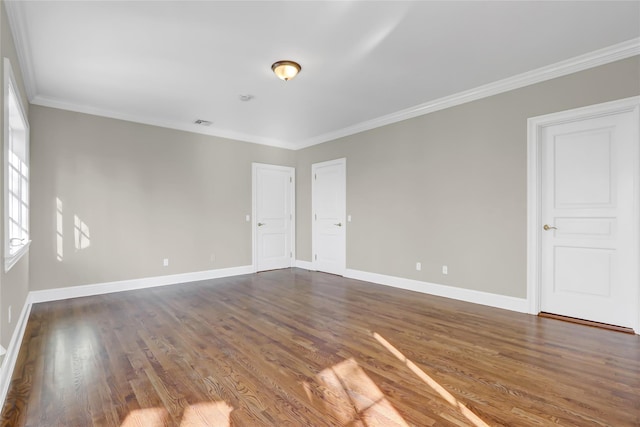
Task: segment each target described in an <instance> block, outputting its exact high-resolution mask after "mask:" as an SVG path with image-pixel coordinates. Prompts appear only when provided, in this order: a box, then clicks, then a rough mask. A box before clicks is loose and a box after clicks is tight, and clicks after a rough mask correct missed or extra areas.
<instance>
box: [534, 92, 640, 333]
mask: <svg viewBox="0 0 640 427" xmlns="http://www.w3.org/2000/svg"><path fill="white" fill-rule="evenodd" d="M620 113H632V114H633V115H634V117H635V126H634V132H635V135H634V138H635V141H636V144H635V146H634V148H635V162H634V166H633V169H634V170H633V188H634V192H633V194H634V200H633V218H634V222H633V224H634V230H633V234H634V237H635V239H634V240H635V242H634V245H633V249H632V250H633V251H634V254H633V259H636V260H638V256H639V254H640V148H639V147H638V145H639V143H640V136H639V135H640V96H634V97H630V98H624V99H620V100H616V101H611V102H605V103H602V104H596V105H591V106H588V107H582V108H576V109H571V110H566V111H561V112H557V113H551V114H546V115H543V116H537V117H531V118H529V119H528V120H527V301H528V306H529V313H531V314H538V313H540V303H541V288H542V267H541V266H542V133H543V130H544V129H545V128H546V127H550V126H554V125H559V124H563V123H570V122H574V121H578V120H586V119H590V118H597V117H602V116H608V115H615V114H620ZM634 272H635V273H634V275H635V277H634V279H635V280H634V282H635V283H636V304H635V309H636V313H635V316H634V319H635V325H634V328H633V329H634V330H635V332H636V333H637V334H640V283H639V282H638V280H639V278H640V262H637V264H636V266H635V269H634Z"/></svg>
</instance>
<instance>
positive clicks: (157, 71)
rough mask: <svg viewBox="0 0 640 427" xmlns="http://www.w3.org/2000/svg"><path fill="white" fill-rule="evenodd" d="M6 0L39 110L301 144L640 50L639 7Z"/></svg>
mask: <svg viewBox="0 0 640 427" xmlns="http://www.w3.org/2000/svg"><path fill="white" fill-rule="evenodd" d="M6 5H7V12H8V14H9V19H10V24H11V28H12V32H13V34H14V38H15V39H16V45H17V49H18V55H19V58H20V63H21V65H22V68H23V73H24V75H25V85H26V87H27V93H28V97H29V99H30V101H31V102H32V103H34V104H39V105H47V106H53V107H58V108H64V109H68V110H73V111H81V112H87V113H92V114H98V115H103V116H108V117H115V118H121V119H125V120H131V121H136V122H141V123H148V124H154V125H160V126H165V127H170V128H175V129H183V130H188V131H193V132H200V133H205V134H210V135H217V136H222V137H227V138H233V139H237V140H242V141H249V142H255V143H261V144H267V145H275V146H280V147H286V148H291V149H296V148H301V147H306V146H310V145H313V144H317V143H320V142H324V141H328V140H332V139H335V138H337V137H340V136H345V135H349V134H352V133H356V132H359V131H362V130H365V129H370V128H373V127H376V126H380V125H383V124H387V123H392V122H394V121H398V120H403V119H406V118H408V117H412V116H416V115H419V114H424V113H426V112H429V111H433V110H434V109H438V108H444V107H446V106H449V105H454V104H456V103H461V102H465V101H468V100H471V99H477V98H478V97H481V96H485V95H487V94H492V93H497V92H500V91H504V90H508V89H510V88H514V87H519V86H522V85H524V84H528V83H531V82H535V81H539V80H542V79H544V78H550V77H554V76H555V75H559V74H562V73H565V74H566V73H568V72H571V71H576V70H578V69H584V68H587V67H588V66H593V65H594V64H597V63H601V62H607V61H611V60H614V59H619V58H621V57H628V56H631V55H632V54H638V53H640V38H638V37H640V2H638V1H632V2H616V1H601V2H600V1H595V2H566V1H562V2H488V1H472V2H418V1H414V2H401V1H387V2H381V1H378V2H364V1H326V2H324V1H323V2H274V1H256V2H250V1H229V2H222V1H216V2H214V1H210V2H206V1H195V2H191V1H158V2H156V1H136V2H126V1H68V2H61V1H7V2H6ZM594 51H595V52H594ZM576 57H578V58H576ZM571 58H573V59H571ZM602 58H604V59H602ZM283 59H291V60H294V61H297V62H299V63H300V64H301V65H302V71H301V73H300V74H299V75H298V76H297V77H296V78H295V79H293V80H291V81H289V82H283V81H280V80H278V79H277V78H276V77H275V76H274V75H273V74H272V72H271V68H270V67H271V64H272V63H273V62H275V61H278V60H283ZM567 60H569V61H567ZM562 61H564V62H562ZM598 61H601V62H598ZM558 63H560V64H558ZM541 67H543V68H542V69H541V70H540V68H541ZM572 67H573V68H572ZM531 70H537V71H536V72H531ZM554 73H555V74H554ZM242 95H251V96H253V98H252V99H251V100H250V101H241V100H240V97H241V96H242ZM197 119H202V120H208V121H211V122H213V123H212V124H211V125H210V126H202V125H196V124H194V121H195V120H197Z"/></svg>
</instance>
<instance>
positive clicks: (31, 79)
mask: <svg viewBox="0 0 640 427" xmlns="http://www.w3.org/2000/svg"><path fill="white" fill-rule="evenodd" d="M3 3H4V4H5V8H6V10H7V15H8V17H9V24H10V26H11V30H12V33H13V36H14V40H15V44H16V50H17V54H18V60H19V62H20V68H21V70H22V74H23V77H24V84H25V90H26V92H27V97H28V98H29V101H30V102H31V103H32V104H35V105H41V106H45V107H52V108H59V109H63V110H69V111H75V112H79V113H85V114H92V115H96V116H103V117H109V118H113V119H119V120H125V121H130V122H136V123H142V124H147V125H152V126H159V127H164V128H169V129H176V130H182V131H186V132H193V133H198V134H203V135H209V136H215V137H219V138H227V139H234V140H238V141H243V142H249V143H254V144H261V145H268V146H272V147H278V148H285V149H289V150H300V149H303V148H307V147H311V146H313V145H318V144H322V143H324V142H328V141H333V140H336V139H339V138H343V137H346V136H349V135H354V134H357V133H360V132H364V131H367V130H371V129H375V128H379V127H382V126H386V125H389V124H393V123H397V122H401V121H404V120H408V119H411V118H414V117H418V116H422V115H425V114H429V113H433V112H435V111H439V110H444V109H446V108H450V107H454V106H457V105H461V104H465V103H468V102H472V101H476V100H479V99H482V98H486V97H489V96H493V95H497V94H500V93H504V92H508V91H511V90H514V89H519V88H522V87H525V86H529V85H532V84H535V83H540V82H543V81H546V80H551V79H554V78H557V77H562V76H565V75H568V74H572V73H576V72H579V71H583V70H586V69H589V68H593V67H597V66H600V65H605V64H608V63H611V62H615V61H618V60H621V59H625V58H630V57H632V56H636V55H640V37H638V38H634V39H631V40H627V41H625V42H622V43H618V44H615V45H612V46H608V47H605V48H603V49H598V50H596V51H593V52H589V53H586V54H584V55H579V56H576V57H573V58H570V59H567V60H564V61H560V62H557V63H555V64H551V65H547V66H545V67H541V68H537V69H535V70H531V71H527V72H525V73H522V74H517V75H515V76H512V77H508V78H506V79H502V80H498V81H495V82H492V83H488V84H486V85H482V86H479V87H476V88H473V89H470V90H466V91H463V92H459V93H456V94H453V95H449V96H445V97H442V98H438V99H435V100H431V101H428V102H425V103H422V104H419V105H416V106H413V107H410V108H407V109H404V110H400V111H397V112H394V113H391V114H387V115H384V116H381V117H377V118H375V119H371V120H366V121H363V122H360V123H357V124H355V125H352V126H348V127H345V128H342V129H338V130H336V131H332V132H327V133H324V134H321V135H318V136H315V137H312V138H308V139H306V140H303V141H299V142H293V141H283V140H278V139H273V138H264V137H260V136H257V135H249V134H244V133H241V132H235V131H231V130H224V129H218V128H215V126H214V127H211V128H206V127H202V126H198V125H195V124H191V123H181V122H173V121H170V120H162V119H158V118H154V117H151V116H141V115H132V114H123V113H119V112H116V111H110V110H106V109H101V108H97V107H92V106H87V105H81V104H76V103H72V102H68V101H63V100H59V99H54V98H49V97H45V96H42V95H39V94H38V93H37V83H36V78H35V75H34V72H33V66H32V61H31V58H32V56H31V50H30V46H29V40H28V37H27V35H26V28H27V27H26V25H27V23H26V22H25V19H24V14H23V5H22V2H19V1H5V2H3Z"/></svg>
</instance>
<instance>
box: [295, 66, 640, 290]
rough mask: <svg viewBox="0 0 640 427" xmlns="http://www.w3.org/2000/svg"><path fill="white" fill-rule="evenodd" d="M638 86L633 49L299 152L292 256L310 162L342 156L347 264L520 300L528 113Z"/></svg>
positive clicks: (305, 256) (303, 237)
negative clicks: (418, 266)
mask: <svg viewBox="0 0 640 427" xmlns="http://www.w3.org/2000/svg"><path fill="white" fill-rule="evenodd" d="M638 94H640V59H639V57H635V58H631V59H627V60H623V61H619V62H616V63H612V64H609V65H605V66H602V67H598V68H594V69H591V70H588V71H583V72H580V73H577V74H573V75H569V76H565V77H562V78H558V79H554V80H551V81H547V82H544V83H540V84H536V85H533V86H529V87H525V88H522V89H519V90H514V91H511V92H508V93H504V94H501V95H496V96H493V97H490V98H485V99H482V100H479V101H475V102H471V103H468V104H464V105H461V106H458V107H454V108H449V109H446V110H442V111H438V112H435V113H432V114H428V115H425V116H421V117H417V118H414V119H411V120H406V121H404V122H400V123H396V124H393V125H389V126H385V127H382V128H378V129H375V130H371V131H368V132H363V133H360V134H357V135H353V136H349V137H345V138H342V139H339V140H336V141H332V142H329V143H325V144H321V145H317V146H314V147H310V148H307V149H305V150H302V151H299V152H297V153H296V156H297V164H296V168H297V186H298V187H297V208H296V210H297V218H298V221H297V225H298V228H297V248H298V254H297V255H298V259H300V260H305V261H310V260H311V223H310V218H311V195H310V191H311V177H310V172H311V164H312V163H315V162H320V161H325V160H331V159H335V158H340V157H346V159H347V213H348V214H350V215H352V217H353V222H351V223H348V224H347V226H348V227H347V268H351V269H356V270H363V271H367V272H374V273H379V274H386V275H392V276H399V277H404V278H410V279H416V280H422V281H427V282H433V283H439V284H445V285H451V286H456V287H462V288H467V289H474V290H479V291H485V292H492V293H497V294H502V295H508V296H514V297H522V298H524V297H526V261H527V260H526V219H527V217H526V215H527V211H526V209H527V204H526V191H527V181H526V167H527V162H526V160H527V153H526V145H527V118H529V117H533V116H538V115H542V114H547V113H552V112H557V111H562V110H566V109H571V108H576V107H581V106H586V105H590V104H596V103H600V102H604V101H609V100H614V99H620V98H626V97H629V96H634V95H638ZM418 261H419V262H421V263H422V271H416V270H415V263H416V262H418ZM442 265H447V266H448V268H449V274H448V275H447V276H444V275H442V273H441V267H442Z"/></svg>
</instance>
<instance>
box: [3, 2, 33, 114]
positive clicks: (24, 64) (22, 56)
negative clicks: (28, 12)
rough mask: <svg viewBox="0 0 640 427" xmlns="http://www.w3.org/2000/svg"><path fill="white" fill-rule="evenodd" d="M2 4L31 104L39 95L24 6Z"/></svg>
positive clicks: (14, 3)
mask: <svg viewBox="0 0 640 427" xmlns="http://www.w3.org/2000/svg"><path fill="white" fill-rule="evenodd" d="M2 3H3V4H4V7H5V10H6V11H7V18H8V20H9V26H10V27H11V34H12V35H13V42H14V44H15V47H16V54H17V56H18V62H19V64H20V70H21V71H22V80H23V82H24V90H25V91H26V93H27V99H29V101H30V102H31V100H32V99H33V98H34V97H35V96H36V95H37V93H38V86H37V84H36V76H35V74H34V73H33V69H34V68H33V64H32V62H31V58H32V57H33V56H32V55H31V45H30V44H29V37H27V21H26V19H24V13H23V7H24V6H23V3H22V2H19V1H3V2H2Z"/></svg>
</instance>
